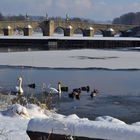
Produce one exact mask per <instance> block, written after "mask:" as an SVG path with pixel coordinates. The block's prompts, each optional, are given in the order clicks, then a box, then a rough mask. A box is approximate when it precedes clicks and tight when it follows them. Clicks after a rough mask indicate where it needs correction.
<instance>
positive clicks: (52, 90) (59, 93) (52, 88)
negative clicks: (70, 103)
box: [48, 82, 62, 98]
mask: <svg viewBox="0 0 140 140" xmlns="http://www.w3.org/2000/svg"><path fill="white" fill-rule="evenodd" d="M48 89H49V92H50V93H54V94H55V93H57V94H58V96H59V98H61V93H62V91H61V83H60V82H58V89H56V88H54V87H51V85H50V84H49V85H48Z"/></svg>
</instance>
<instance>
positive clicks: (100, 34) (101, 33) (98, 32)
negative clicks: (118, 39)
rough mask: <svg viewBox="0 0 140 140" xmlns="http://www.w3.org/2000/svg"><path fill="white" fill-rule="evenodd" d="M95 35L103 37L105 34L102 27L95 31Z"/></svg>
mask: <svg viewBox="0 0 140 140" xmlns="http://www.w3.org/2000/svg"><path fill="white" fill-rule="evenodd" d="M94 35H95V36H97V37H102V36H103V32H102V30H101V29H98V30H96V31H95V32H94Z"/></svg>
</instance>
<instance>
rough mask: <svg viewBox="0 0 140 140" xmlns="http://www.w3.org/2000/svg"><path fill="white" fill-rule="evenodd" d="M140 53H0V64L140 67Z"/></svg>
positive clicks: (109, 67) (86, 51) (72, 51)
mask: <svg viewBox="0 0 140 140" xmlns="http://www.w3.org/2000/svg"><path fill="white" fill-rule="evenodd" d="M139 60H140V54H139V52H136V51H135V52H134V51H133V52H132V51H117V50H97V49H82V50H64V51H62V50H61V51H34V52H9V53H0V65H9V66H19V65H20V66H34V67H50V68H108V69H140V63H139Z"/></svg>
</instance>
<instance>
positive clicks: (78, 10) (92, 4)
mask: <svg viewBox="0 0 140 140" xmlns="http://www.w3.org/2000/svg"><path fill="white" fill-rule="evenodd" d="M139 11H140V0H0V12H1V13H2V14H3V15H19V14H22V15H26V13H27V14H28V15H38V16H45V15H46V13H47V14H48V16H50V17H51V16H54V17H56V16H61V17H65V16H66V14H68V16H69V17H70V18H71V17H80V18H87V19H92V20H95V21H107V20H112V19H114V18H116V17H119V16H120V15H122V14H125V13H128V12H139Z"/></svg>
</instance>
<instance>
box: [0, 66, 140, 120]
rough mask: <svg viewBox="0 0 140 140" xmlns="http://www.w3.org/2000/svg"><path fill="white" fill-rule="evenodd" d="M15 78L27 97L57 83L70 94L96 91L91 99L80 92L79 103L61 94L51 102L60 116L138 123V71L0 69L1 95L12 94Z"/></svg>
mask: <svg viewBox="0 0 140 140" xmlns="http://www.w3.org/2000/svg"><path fill="white" fill-rule="evenodd" d="M18 76H22V77H23V89H24V91H25V93H27V94H30V92H32V93H36V94H40V95H41V92H42V84H43V83H46V85H49V84H51V85H52V86H53V87H56V88H57V83H58V81H61V83H62V86H68V87H69V93H70V92H71V91H72V89H73V88H79V87H82V86H87V85H89V86H90V88H91V90H93V89H94V88H96V89H98V90H99V94H98V95H97V96H96V97H95V98H93V99H91V97H90V93H86V92H82V94H81V98H80V100H73V99H70V98H68V93H66V92H65V93H63V95H62V99H61V100H60V101H59V102H58V101H56V102H54V106H55V107H56V108H57V109H58V112H59V113H62V114H65V115H68V114H72V113H75V114H77V115H78V116H79V117H88V118H89V119H92V120H93V119H94V118H95V117H98V116H104V115H109V116H112V117H116V118H118V119H121V120H123V121H125V122H127V123H132V122H136V121H140V82H139V81H140V70H131V71H130V70H114V71H113V70H103V69H102V70H97V69H84V70H81V69H36V68H9V67H7V68H0V87H1V91H2V90H5V91H6V90H8V91H10V90H12V89H13V88H14V87H15V85H16V84H17V77H18ZM33 82H35V83H36V85H37V88H36V89H35V90H29V88H27V84H30V83H33Z"/></svg>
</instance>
